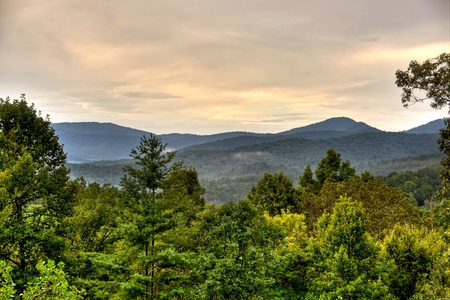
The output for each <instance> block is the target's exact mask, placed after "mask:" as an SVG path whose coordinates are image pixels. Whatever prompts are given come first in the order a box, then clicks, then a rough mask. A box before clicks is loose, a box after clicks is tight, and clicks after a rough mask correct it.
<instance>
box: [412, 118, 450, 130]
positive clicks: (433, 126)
mask: <svg viewBox="0 0 450 300" xmlns="http://www.w3.org/2000/svg"><path fill="white" fill-rule="evenodd" d="M444 127H445V125H444V119H437V120H434V121H431V122H429V123H427V124H424V125H420V126H418V127H414V128H411V129H410V130H407V131H406V132H407V133H439V130H440V129H442V128H444Z"/></svg>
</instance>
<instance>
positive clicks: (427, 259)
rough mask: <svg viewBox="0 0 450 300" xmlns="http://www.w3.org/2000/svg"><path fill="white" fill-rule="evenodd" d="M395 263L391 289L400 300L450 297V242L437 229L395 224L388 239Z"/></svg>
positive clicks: (390, 255)
mask: <svg viewBox="0 0 450 300" xmlns="http://www.w3.org/2000/svg"><path fill="white" fill-rule="evenodd" d="M384 247H385V249H386V252H387V254H388V255H389V257H390V258H391V259H392V260H393V262H394V266H395V267H394V269H393V270H392V271H391V273H390V277H391V278H390V281H391V284H390V289H391V291H392V292H393V294H394V295H395V296H396V297H398V299H401V300H403V299H446V298H448V297H449V296H450V288H449V284H450V276H449V275H450V274H449V272H448V270H449V267H450V264H449V260H448V258H449V253H448V245H447V244H445V243H444V241H443V240H442V239H441V238H440V236H439V235H438V234H437V233H436V232H434V231H428V230H427V229H425V228H416V227H411V226H399V225H397V226H395V227H394V228H393V229H392V230H391V232H390V233H389V234H388V235H387V236H386V238H385V239H384Z"/></svg>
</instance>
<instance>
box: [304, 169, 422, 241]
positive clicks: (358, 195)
mask: <svg viewBox="0 0 450 300" xmlns="http://www.w3.org/2000/svg"><path fill="white" fill-rule="evenodd" d="M314 196H315V197H314ZM339 196H348V197H351V198H352V199H353V200H355V201H358V202H360V203H361V204H362V206H363V208H364V209H365V214H366V217H367V219H368V220H369V223H368V225H367V230H368V232H369V233H370V234H371V235H372V236H376V237H378V238H381V237H383V235H384V234H385V230H386V229H391V228H393V227H394V225H395V224H396V223H410V224H414V223H415V222H417V221H418V219H419V211H418V209H417V207H416V206H414V205H412V203H411V201H410V200H409V199H408V198H405V196H404V194H403V192H402V191H400V190H398V189H395V188H391V187H389V186H388V185H387V184H386V183H384V182H382V181H381V180H379V179H373V180H371V181H367V182H365V181H364V180H363V179H361V178H359V177H357V176H354V177H353V178H351V179H349V180H347V181H344V182H331V181H327V182H325V184H324V186H323V187H322V190H321V191H320V194H319V195H308V194H307V195H305V196H304V198H303V199H302V211H303V212H304V213H305V214H306V217H307V224H308V226H309V227H310V228H311V227H312V226H314V223H315V222H316V220H317V219H318V218H320V216H321V215H322V214H323V213H331V211H332V209H333V207H334V205H335V204H336V202H337V200H338V199H337V197H339Z"/></svg>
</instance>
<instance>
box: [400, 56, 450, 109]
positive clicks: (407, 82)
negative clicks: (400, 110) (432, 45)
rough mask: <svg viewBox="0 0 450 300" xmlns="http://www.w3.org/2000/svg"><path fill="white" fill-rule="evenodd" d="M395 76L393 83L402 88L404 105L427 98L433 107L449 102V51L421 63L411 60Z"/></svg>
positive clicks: (440, 106)
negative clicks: (407, 65) (405, 68)
mask: <svg viewBox="0 0 450 300" xmlns="http://www.w3.org/2000/svg"><path fill="white" fill-rule="evenodd" d="M395 76H396V78H397V79H396V81H395V83H396V84H397V86H398V87H399V88H402V90H403V93H402V103H403V106H405V107H408V106H410V105H413V104H415V103H417V102H423V101H424V100H427V99H429V100H431V103H430V105H431V107H433V108H442V107H443V106H445V105H448V104H449V102H450V85H449V82H450V53H442V54H441V55H439V56H438V57H436V58H432V59H428V60H426V61H424V62H423V63H419V62H417V61H415V60H413V61H411V62H410V63H409V67H408V69H407V70H406V71H401V70H397V71H396V72H395ZM418 92H419V93H425V95H423V94H418Z"/></svg>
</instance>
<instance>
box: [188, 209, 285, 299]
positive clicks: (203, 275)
mask: <svg viewBox="0 0 450 300" xmlns="http://www.w3.org/2000/svg"><path fill="white" fill-rule="evenodd" d="M281 238H282V235H281V232H280V230H279V229H278V228H277V227H275V226H273V225H272V224H270V223H268V222H267V221H266V220H265V219H264V217H263V216H262V214H261V213H259V212H258V211H257V210H255V209H254V208H253V207H252V206H251V204H250V203H249V202H248V201H241V202H239V203H237V204H233V203H227V204H224V205H221V206H220V207H217V208H211V209H209V210H207V211H205V212H204V213H203V214H202V215H201V220H200V222H199V224H198V229H197V234H196V237H195V239H196V240H197V243H198V245H199V247H198V256H197V260H196V262H195V266H196V270H195V277H196V278H197V279H196V281H197V283H196V285H195V287H194V288H193V291H195V293H196V294H195V295H192V297H193V299H237V298H239V299H261V298H266V299H267V298H271V297H270V293H271V287H272V286H273V284H274V283H275V281H274V279H273V278H272V277H271V274H270V272H269V268H268V264H269V262H270V261H271V260H272V258H273V254H272V251H273V249H274V248H275V247H276V246H277V245H278V243H279V242H280V241H281Z"/></svg>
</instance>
